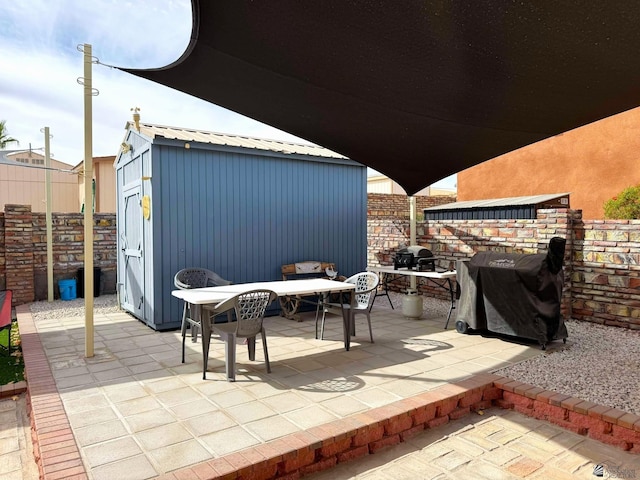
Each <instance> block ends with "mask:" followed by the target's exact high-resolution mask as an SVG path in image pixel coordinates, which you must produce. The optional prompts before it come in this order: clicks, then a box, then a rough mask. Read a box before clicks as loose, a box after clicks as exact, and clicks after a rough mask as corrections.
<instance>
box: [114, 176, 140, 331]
mask: <svg viewBox="0 0 640 480" xmlns="http://www.w3.org/2000/svg"><path fill="white" fill-rule="evenodd" d="M122 202H123V203H122V218H123V219H124V222H123V228H121V227H119V230H120V245H121V247H120V249H121V252H120V254H121V255H122V260H123V264H124V268H123V272H122V273H123V282H122V283H123V289H122V290H123V297H124V298H123V299H122V300H121V303H122V308H124V309H125V310H128V311H129V312H131V313H132V314H133V315H134V316H136V317H137V318H139V319H141V320H145V319H144V318H143V311H144V309H143V302H144V256H143V254H142V245H143V233H142V198H141V194H140V185H139V184H138V185H135V186H133V187H131V188H128V189H127V190H125V191H124V195H123V199H122Z"/></svg>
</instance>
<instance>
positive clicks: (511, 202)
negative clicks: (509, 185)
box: [424, 193, 569, 212]
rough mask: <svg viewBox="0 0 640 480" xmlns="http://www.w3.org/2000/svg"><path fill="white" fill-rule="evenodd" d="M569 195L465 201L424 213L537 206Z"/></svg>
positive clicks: (434, 208)
mask: <svg viewBox="0 0 640 480" xmlns="http://www.w3.org/2000/svg"><path fill="white" fill-rule="evenodd" d="M568 195H569V193H551V194H546V195H528V196H524V197H507V198H491V199H487V200H467V201H465V202H453V203H446V204H444V205H437V206H435V207H429V208H425V209H424V211H425V212H430V211H435V210H464V209H472V208H494V207H495V208H499V207H507V206H516V205H537V204H539V203H545V202H550V201H551V200H556V199H559V198H561V197H566V196H568Z"/></svg>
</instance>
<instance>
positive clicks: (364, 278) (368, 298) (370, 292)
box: [316, 272, 380, 343]
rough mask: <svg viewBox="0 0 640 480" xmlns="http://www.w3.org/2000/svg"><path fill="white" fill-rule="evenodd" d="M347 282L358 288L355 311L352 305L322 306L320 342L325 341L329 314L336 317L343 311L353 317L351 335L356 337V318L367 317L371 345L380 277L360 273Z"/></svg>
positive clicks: (326, 304)
mask: <svg viewBox="0 0 640 480" xmlns="http://www.w3.org/2000/svg"><path fill="white" fill-rule="evenodd" d="M345 282H348V283H353V284H355V286H356V290H355V304H354V306H353V309H352V308H351V304H350V303H345V302H343V303H330V302H324V303H323V305H322V320H321V322H320V340H323V339H324V322H325V317H326V314H327V313H333V314H335V315H342V309H345V310H349V312H348V313H349V315H350V316H351V326H352V327H353V330H352V332H350V334H353V335H355V316H356V315H357V314H363V315H366V316H367V323H368V324H369V338H370V339H371V343H374V342H373V332H372V331H371V316H370V313H371V307H372V306H373V299H374V298H375V291H376V289H377V288H378V284H379V283H380V279H379V278H378V275H376V274H375V273H373V272H360V273H356V274H355V275H353V276H351V277H349V278H347V279H346V280H345ZM317 338H318V316H316V339H317Z"/></svg>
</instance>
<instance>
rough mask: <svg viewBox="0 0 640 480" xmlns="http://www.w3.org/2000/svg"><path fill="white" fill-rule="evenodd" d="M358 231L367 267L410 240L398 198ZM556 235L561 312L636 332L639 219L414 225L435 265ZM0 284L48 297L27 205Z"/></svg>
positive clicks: (61, 226) (68, 242)
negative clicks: (561, 268)
mask: <svg viewBox="0 0 640 480" xmlns="http://www.w3.org/2000/svg"><path fill="white" fill-rule="evenodd" d="M372 197H373V198H372ZM385 197H389V198H388V201H387V202H385V201H384V198H385ZM447 201H449V200H447ZM418 206H419V208H423V207H422V206H421V204H420V203H419V204H418ZM394 212H395V213H394ZM405 212H406V213H405ZM94 219H95V226H94V242H95V246H94V252H95V258H94V262H95V266H97V267H101V269H102V273H103V275H102V282H101V283H102V286H101V287H102V288H101V292H102V293H105V294H106V293H115V268H116V241H115V235H116V233H115V232H116V228H115V215H113V214H96V215H95V217H94ZM83 223H84V222H83V215H82V214H53V242H54V245H53V255H54V280H55V282H56V288H55V289H54V291H55V294H56V296H58V289H57V281H58V280H59V279H63V278H72V277H74V276H75V274H76V272H77V269H78V268H80V267H82V266H83V261H84V256H83V245H84V230H83V228H84V227H83ZM367 228H368V232H367V241H368V248H367V252H368V253H367V255H368V262H369V264H372V265H375V264H391V263H392V257H393V254H394V253H395V251H396V250H397V249H398V248H401V247H403V246H405V245H407V244H408V242H409V219H408V203H407V197H406V196H404V195H385V194H373V195H371V194H370V195H369V212H368V219H367ZM556 235H557V236H561V237H565V238H566V239H567V249H566V255H565V280H566V281H565V292H564V301H563V306H562V308H563V315H564V316H565V317H573V318H575V319H579V320H587V321H591V322H597V323H604V324H608V325H618V326H623V327H628V328H633V329H640V220H630V221H627V220H606V221H602V220H596V221H591V220H582V218H581V213H580V211H574V210H567V209H557V210H556V209H553V210H540V211H539V212H538V217H537V218H536V219H535V220H491V221H487V220H450V221H440V222H434V221H429V222H424V221H419V222H417V237H418V243H419V244H420V245H424V246H425V247H427V248H429V249H430V250H432V251H433V252H434V254H435V255H437V256H438V257H440V258H442V259H443V261H444V262H449V261H456V260H458V259H464V258H470V257H472V256H473V255H474V253H476V252H479V251H485V250H496V251H506V252H521V253H537V252H539V251H546V248H547V245H548V243H549V239H551V238H552V237H554V236H556ZM445 265H446V264H445ZM7 272H10V273H9V275H7ZM0 288H9V289H12V290H13V291H14V296H13V298H14V305H18V304H22V303H29V302H32V301H34V300H45V299H46V297H47V288H46V225H45V216H44V214H39V213H32V212H31V211H30V207H25V206H23V205H5V213H4V214H3V213H2V212H0ZM438 294H439V295H442V293H441V292H438Z"/></svg>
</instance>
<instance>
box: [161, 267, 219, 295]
mask: <svg viewBox="0 0 640 480" xmlns="http://www.w3.org/2000/svg"><path fill="white" fill-rule="evenodd" d="M173 283H174V285H175V286H176V287H177V288H180V289H183V290H185V289H190V288H204V287H217V286H219V285H231V282H230V281H229V280H225V279H224V278H222V277H221V276H220V275H218V274H217V273H215V272H212V271H211V270H207V269H206V268H183V269H182V270H180V271H179V272H178V273H176V275H175V277H174V278H173Z"/></svg>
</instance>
